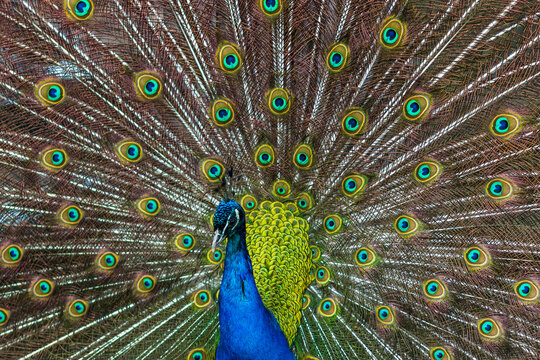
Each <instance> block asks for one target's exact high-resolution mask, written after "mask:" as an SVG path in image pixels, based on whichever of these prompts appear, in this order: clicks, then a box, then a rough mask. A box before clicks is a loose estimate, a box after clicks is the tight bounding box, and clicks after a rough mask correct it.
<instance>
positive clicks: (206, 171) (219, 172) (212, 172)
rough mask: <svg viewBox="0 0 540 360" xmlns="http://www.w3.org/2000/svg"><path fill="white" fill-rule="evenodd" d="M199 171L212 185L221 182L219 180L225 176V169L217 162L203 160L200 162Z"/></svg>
mask: <svg viewBox="0 0 540 360" xmlns="http://www.w3.org/2000/svg"><path fill="white" fill-rule="evenodd" d="M201 171H202V173H203V175H204V177H205V178H206V179H207V180H208V181H210V182H212V183H213V182H218V181H221V178H222V177H223V175H224V174H225V167H224V166H223V164H222V163H220V162H219V161H217V160H214V159H205V160H203V162H202V165H201Z"/></svg>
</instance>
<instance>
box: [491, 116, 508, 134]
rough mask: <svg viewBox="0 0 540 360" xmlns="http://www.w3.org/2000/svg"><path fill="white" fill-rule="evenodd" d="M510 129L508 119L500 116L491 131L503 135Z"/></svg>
mask: <svg viewBox="0 0 540 360" xmlns="http://www.w3.org/2000/svg"><path fill="white" fill-rule="evenodd" d="M509 129H510V123H509V122H508V118H506V117H504V116H501V117H499V118H498V119H497V120H496V121H495V126H494V127H493V130H495V132H497V133H499V134H504V133H505V132H508V130H509Z"/></svg>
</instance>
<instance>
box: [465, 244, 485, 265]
mask: <svg viewBox="0 0 540 360" xmlns="http://www.w3.org/2000/svg"><path fill="white" fill-rule="evenodd" d="M463 256H464V258H465V262H466V263H467V266H468V267H469V268H471V269H482V268H485V267H487V266H489V265H490V262H491V257H490V256H489V253H488V252H487V250H485V249H483V248H481V247H478V246H473V247H470V248H468V249H467V250H465V253H464V254H463Z"/></svg>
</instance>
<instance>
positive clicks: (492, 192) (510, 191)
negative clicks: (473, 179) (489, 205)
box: [485, 178, 514, 200]
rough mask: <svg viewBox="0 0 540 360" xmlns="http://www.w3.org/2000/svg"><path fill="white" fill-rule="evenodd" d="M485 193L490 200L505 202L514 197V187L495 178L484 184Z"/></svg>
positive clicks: (505, 181) (508, 182) (503, 180)
mask: <svg viewBox="0 0 540 360" xmlns="http://www.w3.org/2000/svg"><path fill="white" fill-rule="evenodd" d="M485 191H486V194H487V195H488V196H489V197H490V198H492V199H495V200H507V199H509V198H511V197H512V195H514V185H512V183H511V182H510V181H507V180H505V179H501V178H496V179H493V180H491V181H489V182H488V183H487V184H486V188H485Z"/></svg>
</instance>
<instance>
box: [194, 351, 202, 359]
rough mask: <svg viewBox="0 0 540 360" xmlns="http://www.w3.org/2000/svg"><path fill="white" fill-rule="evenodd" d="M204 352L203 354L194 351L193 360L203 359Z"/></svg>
mask: <svg viewBox="0 0 540 360" xmlns="http://www.w3.org/2000/svg"><path fill="white" fill-rule="evenodd" d="M202 358H203V354H201V353H200V352H199V351H197V352H195V353H193V360H202Z"/></svg>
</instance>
